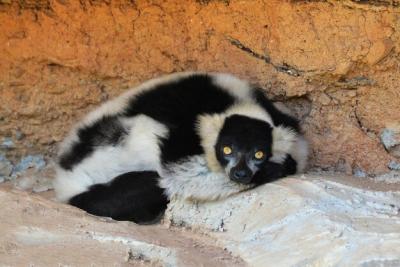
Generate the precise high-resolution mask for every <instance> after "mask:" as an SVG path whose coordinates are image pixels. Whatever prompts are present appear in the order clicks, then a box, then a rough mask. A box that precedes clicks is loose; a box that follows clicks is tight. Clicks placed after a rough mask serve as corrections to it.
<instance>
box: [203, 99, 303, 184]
mask: <svg viewBox="0 0 400 267" xmlns="http://www.w3.org/2000/svg"><path fill="white" fill-rule="evenodd" d="M197 130H198V134H199V136H200V139H201V145H202V147H203V149H204V153H205V157H206V160H207V164H208V167H209V168H210V170H211V171H213V172H225V173H226V174H227V176H229V179H231V180H232V181H235V182H237V183H242V184H249V183H252V179H253V177H254V175H255V174H256V173H257V171H258V170H259V169H260V168H261V167H262V166H263V163H265V162H266V161H268V160H269V159H271V157H273V159H274V160H278V161H279V160H280V159H283V158H284V157H285V156H286V153H287V152H288V151H289V150H290V149H291V147H292V145H293V142H294V141H295V139H296V134H295V133H294V132H293V131H292V130H290V129H286V128H284V127H282V126H275V125H274V124H273V121H272V119H271V116H270V115H269V114H268V113H267V112H266V111H264V110H263V109H262V108H261V107H260V106H258V105H257V104H254V103H243V104H237V105H234V106H233V107H231V108H230V109H228V110H227V111H226V112H224V113H217V114H208V115H201V116H200V117H199V118H198V129H197Z"/></svg>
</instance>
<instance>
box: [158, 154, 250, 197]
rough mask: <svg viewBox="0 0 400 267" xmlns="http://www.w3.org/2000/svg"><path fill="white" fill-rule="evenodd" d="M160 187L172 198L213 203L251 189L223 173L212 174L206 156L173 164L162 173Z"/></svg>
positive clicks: (194, 157)
mask: <svg viewBox="0 0 400 267" xmlns="http://www.w3.org/2000/svg"><path fill="white" fill-rule="evenodd" d="M161 177H162V178H161V179H160V181H159V185H160V186H161V187H162V188H164V189H165V192H166V194H167V195H168V197H170V198H182V199H187V200H195V201H212V200H217V199H220V198H226V197H228V196H230V195H232V194H235V193H238V192H240V191H243V190H246V189H249V188H251V186H250V185H242V184H238V183H235V182H232V181H231V180H230V179H229V177H228V176H227V175H226V174H225V173H223V172H212V171H210V169H209V168H208V165H207V162H206V160H205V158H204V156H193V157H189V158H187V159H185V160H184V161H183V162H179V163H177V164H171V165H168V166H167V167H166V169H164V170H163V171H162V172H161Z"/></svg>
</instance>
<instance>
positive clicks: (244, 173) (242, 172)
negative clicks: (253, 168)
mask: <svg viewBox="0 0 400 267" xmlns="http://www.w3.org/2000/svg"><path fill="white" fill-rule="evenodd" d="M233 176H234V177H235V178H236V179H244V178H249V177H250V173H249V172H248V171H246V170H237V171H235V172H234V173H233Z"/></svg>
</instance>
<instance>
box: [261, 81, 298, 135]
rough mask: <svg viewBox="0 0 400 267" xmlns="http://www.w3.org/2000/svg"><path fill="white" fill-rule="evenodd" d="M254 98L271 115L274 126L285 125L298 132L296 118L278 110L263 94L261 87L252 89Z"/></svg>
mask: <svg viewBox="0 0 400 267" xmlns="http://www.w3.org/2000/svg"><path fill="white" fill-rule="evenodd" d="M254 98H255V99H256V101H257V103H258V104H260V105H261V106H262V107H263V108H264V109H265V110H266V111H267V112H268V113H269V114H270V115H271V118H272V121H273V122H274V124H275V125H276V126H280V125H283V126H286V127H291V128H292V129H294V130H295V131H296V132H300V125H299V121H298V120H297V119H296V118H294V117H292V116H289V115H287V114H285V113H283V112H281V111H280V110H278V109H277V108H276V107H275V106H274V104H273V103H272V102H271V101H270V100H269V99H268V98H267V97H266V96H265V94H264V92H263V91H262V90H261V89H258V88H256V89H254Z"/></svg>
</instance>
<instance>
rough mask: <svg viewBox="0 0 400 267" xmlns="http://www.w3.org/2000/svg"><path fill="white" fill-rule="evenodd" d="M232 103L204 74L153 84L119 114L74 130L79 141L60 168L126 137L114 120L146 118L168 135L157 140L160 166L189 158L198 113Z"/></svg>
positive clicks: (196, 142) (194, 149)
mask: <svg viewBox="0 0 400 267" xmlns="http://www.w3.org/2000/svg"><path fill="white" fill-rule="evenodd" d="M233 103H234V98H233V97H232V96H231V95H230V94H229V93H227V92H225V91H223V90H222V89H221V88H219V87H218V86H216V85H214V84H213V83H212V80H211V78H210V77H209V76H208V75H205V74H201V75H193V76H188V77H185V78H183V79H181V80H179V81H173V82H170V83H166V84H161V85H157V86H156V87H155V88H154V89H153V90H146V91H144V92H142V93H140V94H138V95H137V96H135V97H133V98H132V99H131V100H130V101H129V104H128V106H127V108H126V110H125V111H123V112H122V114H118V115H114V116H105V117H103V118H102V119H100V120H98V121H96V122H95V123H94V124H92V125H89V126H86V127H84V128H82V129H80V130H79V131H78V137H79V141H78V142H76V143H74V144H73V145H72V148H71V149H70V150H69V151H68V152H66V153H64V154H63V155H61V156H60V159H59V164H60V166H61V167H62V168H64V169H67V170H71V169H72V168H73V166H74V165H76V164H78V163H79V162H81V161H82V160H83V159H85V158H86V157H88V156H90V154H91V153H92V152H93V151H94V149H95V147H96V146H101V145H109V144H112V145H116V144H118V143H119V141H120V140H121V139H122V138H123V137H124V136H125V135H126V130H125V129H124V128H123V127H122V125H121V123H120V122H119V120H118V118H122V117H133V116H136V115H139V114H144V115H147V116H149V117H151V118H153V119H155V120H157V121H159V122H161V123H163V124H164V125H166V126H167V127H168V128H169V130H170V132H169V135H168V138H166V139H161V140H160V141H161V159H162V162H163V163H167V162H176V161H178V160H179V159H182V158H184V157H187V156H190V155H196V154H201V153H202V152H203V149H202V147H201V146H200V138H199V136H198V135H197V134H196V132H195V125H194V124H195V120H196V117H197V116H198V115H199V114H202V113H218V112H222V111H224V110H226V109H227V108H228V107H229V106H230V105H232V104H233Z"/></svg>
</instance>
